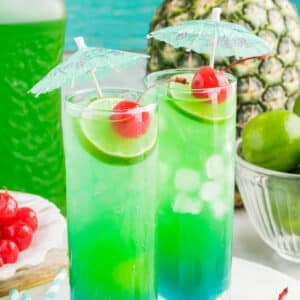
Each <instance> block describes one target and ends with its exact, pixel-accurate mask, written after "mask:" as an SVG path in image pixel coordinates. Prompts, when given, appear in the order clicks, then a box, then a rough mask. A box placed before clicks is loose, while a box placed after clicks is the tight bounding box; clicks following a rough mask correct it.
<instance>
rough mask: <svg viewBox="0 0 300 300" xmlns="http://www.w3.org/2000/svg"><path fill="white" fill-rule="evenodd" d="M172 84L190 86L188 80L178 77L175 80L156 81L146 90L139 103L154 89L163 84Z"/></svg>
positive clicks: (139, 98) (138, 100)
mask: <svg viewBox="0 0 300 300" xmlns="http://www.w3.org/2000/svg"><path fill="white" fill-rule="evenodd" d="M170 82H177V83H181V84H188V81H187V80H186V78H183V77H176V78H174V79H170V78H169V79H162V80H159V81H156V82H155V83H154V84H152V85H150V86H149V87H147V88H146V89H145V91H144V92H143V93H142V94H141V95H140V96H139V97H138V99H137V101H136V102H138V103H140V101H141V100H142V99H143V98H144V97H145V95H146V94H147V93H148V92H149V91H151V90H153V89H154V88H156V87H157V86H159V85H161V84H163V83H170Z"/></svg>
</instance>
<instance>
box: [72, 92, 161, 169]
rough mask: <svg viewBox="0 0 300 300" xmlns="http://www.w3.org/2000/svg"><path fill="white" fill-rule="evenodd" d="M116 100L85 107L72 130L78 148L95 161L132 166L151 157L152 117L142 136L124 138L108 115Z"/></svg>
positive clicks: (154, 141) (154, 137) (103, 100)
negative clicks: (74, 132)
mask: <svg viewBox="0 0 300 300" xmlns="http://www.w3.org/2000/svg"><path fill="white" fill-rule="evenodd" d="M120 100H121V99H119V98H102V99H97V100H95V101H93V102H91V103H89V104H88V105H87V107H86V109H85V111H84V112H83V113H82V114H81V116H80V119H79V120H78V121H76V122H75V130H76V133H77V136H78V138H79V140H80V142H81V145H82V146H83V147H84V148H85V149H86V150H87V151H88V152H89V153H90V154H92V155H93V156H95V157H96V158H98V159H100V160H102V161H105V162H108V163H112V164H134V163H136V162H139V161H141V160H143V159H144V158H145V157H146V156H147V155H148V154H149V153H151V151H152V150H153V148H154V146H155V144H156V139H157V129H156V121H155V120H154V118H155V115H152V116H151V118H152V120H151V122H150V125H149V128H148V129H147V131H146V132H145V133H144V134H143V135H141V136H139V137H136V138H126V137H124V136H122V135H120V134H118V132H116V130H114V128H113V126H112V124H113V122H114V121H112V120H110V116H111V115H110V114H109V111H111V110H112V108H113V107H114V106H115V104H117V103H119V102H120ZM105 111H106V112H105Z"/></svg>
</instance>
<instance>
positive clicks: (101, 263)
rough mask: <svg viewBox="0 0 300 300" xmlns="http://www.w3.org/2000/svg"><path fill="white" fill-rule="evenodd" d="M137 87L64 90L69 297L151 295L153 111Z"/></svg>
mask: <svg viewBox="0 0 300 300" xmlns="http://www.w3.org/2000/svg"><path fill="white" fill-rule="evenodd" d="M139 97H140V93H139V92H135V91H130V90H117V89H111V90H104V97H103V98H98V97H97V96H96V93H95V91H94V90H87V91H80V92H78V93H76V94H74V95H72V96H69V97H67V99H66V101H65V110H64V143H65V154H66V169H67V213H68V237H69V249H70V263H71V268H70V276H71V295H72V296H71V299H72V300H82V299H89V300H93V299H94V300H96V299H97V300H98V299H101V300H108V299H109V300H112V299H118V300H122V299H123V300H125V299H126V300H128V299H131V300H153V299H154V298H155V291H154V263H153V257H154V217H155V197H156V195H155V192H156V187H155V179H156V150H155V148H156V142H157V116H156V105H155V104H142V103H141V102H139V103H138V102H137V101H136V100H137V99H139Z"/></svg>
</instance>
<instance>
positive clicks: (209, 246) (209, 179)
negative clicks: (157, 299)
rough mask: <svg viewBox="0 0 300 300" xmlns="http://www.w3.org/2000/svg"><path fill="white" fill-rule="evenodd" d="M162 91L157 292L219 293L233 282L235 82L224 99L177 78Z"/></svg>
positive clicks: (174, 298) (204, 297) (189, 297)
mask: <svg viewBox="0 0 300 300" xmlns="http://www.w3.org/2000/svg"><path fill="white" fill-rule="evenodd" d="M177 76H179V77H182V74H180V75H177ZM186 77H187V78H189V77H190V75H189V74H188V75H187V76H186ZM157 96H158V98H159V99H160V107H159V109H160V118H159V127H160V128H159V132H160V133H159V162H160V163H159V164H160V180H159V182H160V186H159V208H158V215H157V223H158V225H157V234H156V238H157V243H156V245H157V246H156V264H157V267H158V273H157V283H158V293H159V295H160V296H161V297H162V299H165V300H198V299H201V300H215V299H218V297H220V296H221V295H222V294H223V293H225V292H226V291H227V290H228V288H229V283H230V268H231V240H232V217H233V216H232V215H233V191H234V141H235V90H234V86H233V87H232V89H231V91H230V93H229V94H228V98H227V99H226V101H224V102H222V103H217V104H212V103H211V102H210V103H209V102H208V101H207V99H196V98H194V97H193V96H192V95H191V89H190V87H188V86H184V85H182V84H181V85H180V84H177V83H172V84H170V85H169V86H168V87H167V88H164V87H162V86H160V87H158V88H157Z"/></svg>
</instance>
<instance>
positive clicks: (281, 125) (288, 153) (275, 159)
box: [242, 110, 300, 172]
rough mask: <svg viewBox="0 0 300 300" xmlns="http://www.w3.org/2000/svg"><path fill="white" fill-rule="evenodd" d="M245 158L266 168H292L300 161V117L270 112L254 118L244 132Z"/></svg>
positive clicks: (283, 112)
mask: <svg viewBox="0 0 300 300" xmlns="http://www.w3.org/2000/svg"><path fill="white" fill-rule="evenodd" d="M242 140H243V149H242V154H243V156H244V158H245V159H246V160H247V161H249V162H251V163H253V164H256V165H258V166H261V167H263V168H267V169H271V170H277V171H283V172H286V171H290V170H292V169H295V168H296V167H297V165H298V162H299V161H300V118H299V117H298V116H297V115H296V114H294V113H292V112H288V111H283V110H279V111H270V112H266V113H262V114H260V115H259V116H257V117H256V118H254V119H252V120H251V121H250V122H249V123H248V124H247V125H246V126H245V128H244V130H243V133H242Z"/></svg>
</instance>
